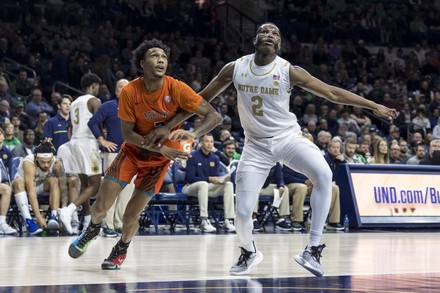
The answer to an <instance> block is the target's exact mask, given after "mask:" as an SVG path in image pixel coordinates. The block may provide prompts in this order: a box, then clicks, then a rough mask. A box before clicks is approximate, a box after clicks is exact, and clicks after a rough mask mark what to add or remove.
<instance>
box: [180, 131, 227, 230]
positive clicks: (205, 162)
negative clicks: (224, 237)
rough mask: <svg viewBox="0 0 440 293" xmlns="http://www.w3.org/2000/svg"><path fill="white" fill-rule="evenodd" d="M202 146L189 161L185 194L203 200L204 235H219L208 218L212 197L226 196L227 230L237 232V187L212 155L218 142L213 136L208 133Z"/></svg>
mask: <svg viewBox="0 0 440 293" xmlns="http://www.w3.org/2000/svg"><path fill="white" fill-rule="evenodd" d="M200 143H201V146H200V148H199V149H197V150H195V151H193V152H191V156H192V157H191V158H189V159H188V160H187V162H186V181H187V182H188V183H187V184H186V185H185V186H183V188H182V192H184V193H186V194H187V195H189V196H197V197H198V200H199V208H200V218H201V220H202V223H201V225H200V230H202V232H215V231H216V228H214V227H213V226H212V225H211V223H210V221H209V217H208V198H209V197H218V196H220V195H223V207H224V217H225V227H224V228H225V229H226V231H228V232H233V231H235V227H234V224H233V223H232V221H231V220H233V219H234V217H235V207H234V186H233V184H232V182H230V181H229V178H226V179H224V178H223V177H222V176H221V175H220V161H219V158H218V157H217V156H216V155H215V154H213V153H212V149H213V146H214V139H213V137H212V134H205V135H204V136H203V137H201V138H200Z"/></svg>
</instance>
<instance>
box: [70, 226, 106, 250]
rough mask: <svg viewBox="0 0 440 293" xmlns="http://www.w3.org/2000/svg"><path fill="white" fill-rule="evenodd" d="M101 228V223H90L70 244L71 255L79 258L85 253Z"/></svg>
mask: <svg viewBox="0 0 440 293" xmlns="http://www.w3.org/2000/svg"><path fill="white" fill-rule="evenodd" d="M100 230H101V224H96V225H95V224H93V225H89V227H88V228H87V230H84V231H83V232H82V233H81V234H80V235H79V236H78V237H77V238H76V239H75V240H74V241H73V242H72V244H70V246H69V255H70V257H72V258H78V257H80V256H81V255H83V254H84V252H86V250H87V246H89V244H90V242H92V241H93V240H95V239H96V237H98V235H99V231H100Z"/></svg>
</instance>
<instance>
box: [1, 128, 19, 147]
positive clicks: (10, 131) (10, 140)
mask: <svg viewBox="0 0 440 293" xmlns="http://www.w3.org/2000/svg"><path fill="white" fill-rule="evenodd" d="M3 130H4V131H5V132H4V135H5V140H4V142H3V145H4V146H6V147H7V148H9V149H10V150H11V151H12V150H13V149H14V148H15V147H16V146H18V145H20V144H21V141H20V140H19V139H18V138H17V137H16V136H15V135H14V125H13V124H12V123H6V124H5V125H3Z"/></svg>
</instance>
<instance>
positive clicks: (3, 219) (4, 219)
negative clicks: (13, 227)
mask: <svg viewBox="0 0 440 293" xmlns="http://www.w3.org/2000/svg"><path fill="white" fill-rule="evenodd" d="M4 222H6V216H0V225H1V224H3V223H4Z"/></svg>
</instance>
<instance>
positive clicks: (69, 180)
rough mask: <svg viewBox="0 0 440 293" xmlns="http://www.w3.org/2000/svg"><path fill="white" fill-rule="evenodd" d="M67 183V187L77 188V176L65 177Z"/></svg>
mask: <svg viewBox="0 0 440 293" xmlns="http://www.w3.org/2000/svg"><path fill="white" fill-rule="evenodd" d="M67 184H68V185H69V188H78V177H76V176H70V177H68V178H67Z"/></svg>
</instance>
